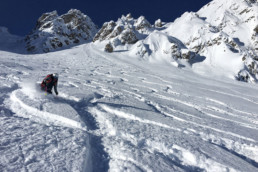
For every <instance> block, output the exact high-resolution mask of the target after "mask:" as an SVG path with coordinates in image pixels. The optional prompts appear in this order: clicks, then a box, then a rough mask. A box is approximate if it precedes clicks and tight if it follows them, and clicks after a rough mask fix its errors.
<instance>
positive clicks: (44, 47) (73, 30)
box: [25, 9, 97, 52]
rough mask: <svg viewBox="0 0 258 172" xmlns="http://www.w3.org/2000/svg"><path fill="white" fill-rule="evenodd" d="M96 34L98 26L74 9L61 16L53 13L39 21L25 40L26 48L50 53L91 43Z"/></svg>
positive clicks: (46, 14)
mask: <svg viewBox="0 0 258 172" xmlns="http://www.w3.org/2000/svg"><path fill="white" fill-rule="evenodd" d="M96 32H97V26H96V25H95V24H94V23H93V22H92V21H91V19H90V17H89V16H86V15H84V14H83V13H82V12H80V11H79V10H75V9H72V10H70V11H68V13H66V14H63V15H61V16H58V14H57V12H56V11H53V12H50V13H45V14H43V15H42V16H41V17H40V18H39V19H38V21H37V24H36V27H35V28H34V29H33V30H32V32H31V33H30V34H29V35H27V36H26V38H25V41H26V48H27V50H28V51H29V52H49V51H53V50H55V49H58V48H61V47H68V46H69V47H70V45H75V44H78V43H85V42H86V41H91V40H92V38H93V37H94V35H95V34H96Z"/></svg>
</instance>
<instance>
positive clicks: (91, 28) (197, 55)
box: [25, 0, 258, 83]
mask: <svg viewBox="0 0 258 172" xmlns="http://www.w3.org/2000/svg"><path fill="white" fill-rule="evenodd" d="M257 11H258V5H257V1H255V0H254V1H252V0H251V1H250V0H229V1H222V0H213V1H211V2H210V3H209V4H207V5H205V6H204V7H203V8H201V9H200V10H199V11H198V12H186V13H184V14H183V15H182V16H181V17H180V18H178V19H176V20H175V21H174V22H170V23H164V22H161V20H160V19H159V20H157V21H156V22H155V24H154V25H151V24H150V22H149V21H148V20H147V19H146V18H145V17H144V16H140V17H139V18H137V19H134V18H133V17H132V15H131V14H128V15H127V16H122V17H121V18H119V19H118V20H117V21H116V22H114V21H113V20H112V21H110V22H106V23H104V24H103V26H102V28H101V29H100V30H97V28H96V26H95V24H94V23H93V22H92V21H91V19H90V18H89V17H88V16H86V15H84V14H82V13H81V12H80V11H78V10H70V11H69V12H68V13H67V14H64V15H61V16H58V15H57V12H56V11H53V12H51V13H45V14H43V15H42V16H41V17H40V18H39V20H38V21H37V25H36V27H35V29H34V30H33V31H32V33H31V34H29V35H28V36H27V37H26V39H25V40H26V44H27V45H26V48H27V50H28V51H31V52H49V51H53V50H55V49H58V48H60V47H65V46H66V47H68V45H74V44H78V43H83V42H85V40H93V42H94V43H95V44H100V45H102V46H103V48H102V49H103V50H105V51H107V52H113V51H127V52H126V53H125V54H127V55H128V56H131V57H132V58H141V59H145V60H146V61H149V62H151V63H166V64H171V65H173V66H178V67H190V68H191V70H193V71H194V72H197V73H199V74H209V75H212V76H216V77H229V78H231V79H237V80H240V81H245V82H251V83H256V82H257V81H258V62H257V61H258V55H257V53H258V48H257V47H258V24H257V23H258V13H257ZM181 59H183V60H181Z"/></svg>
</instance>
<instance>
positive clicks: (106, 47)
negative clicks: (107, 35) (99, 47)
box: [105, 43, 114, 53]
mask: <svg viewBox="0 0 258 172" xmlns="http://www.w3.org/2000/svg"><path fill="white" fill-rule="evenodd" d="M113 50H114V49H113V46H112V45H111V44H110V43H108V44H107V45H106V46H105V51H106V52H108V53H112V52H113Z"/></svg>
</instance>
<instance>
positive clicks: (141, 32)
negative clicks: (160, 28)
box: [93, 14, 153, 46]
mask: <svg viewBox="0 0 258 172" xmlns="http://www.w3.org/2000/svg"><path fill="white" fill-rule="evenodd" d="M152 30H153V28H152V26H151V24H150V23H149V22H148V21H147V20H146V19H145V17H143V16H140V17H139V18H138V19H134V18H133V17H132V15H131V14H128V15H127V16H122V17H121V18H120V19H118V21H117V22H114V21H110V22H106V23H104V24H103V26H102V28H101V29H100V30H99V32H98V33H97V34H96V36H95V37H94V39H93V41H94V42H95V41H111V42H112V44H113V45H114V46H117V45H121V44H122V45H124V44H134V43H136V42H137V41H138V40H140V39H142V38H145V37H146V36H147V34H148V33H149V32H150V31H152Z"/></svg>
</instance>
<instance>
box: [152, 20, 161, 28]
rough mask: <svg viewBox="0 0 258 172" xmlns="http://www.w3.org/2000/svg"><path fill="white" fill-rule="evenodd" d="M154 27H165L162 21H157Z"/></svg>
mask: <svg viewBox="0 0 258 172" xmlns="http://www.w3.org/2000/svg"><path fill="white" fill-rule="evenodd" d="M154 25H155V27H162V26H163V24H162V21H161V20H160V19H158V20H156V21H155V24H154Z"/></svg>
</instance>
